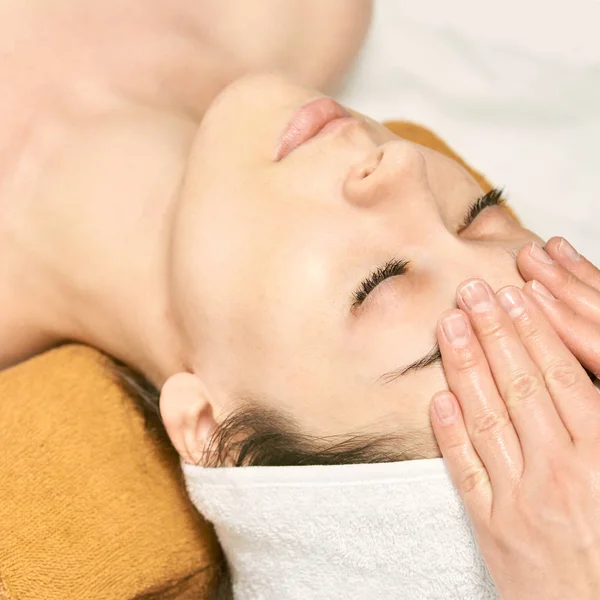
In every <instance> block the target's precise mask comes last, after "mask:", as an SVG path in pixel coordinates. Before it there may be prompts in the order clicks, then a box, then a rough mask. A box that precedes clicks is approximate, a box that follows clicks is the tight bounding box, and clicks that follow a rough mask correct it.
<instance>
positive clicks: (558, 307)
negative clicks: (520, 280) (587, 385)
mask: <svg viewBox="0 0 600 600" xmlns="http://www.w3.org/2000/svg"><path fill="white" fill-rule="evenodd" d="M523 290H524V291H525V293H526V294H527V296H529V297H530V298H532V299H533V300H535V302H536V304H537V305H538V307H539V308H540V309H541V310H542V312H543V313H544V316H545V317H546V319H547V320H548V321H549V322H550V325H552V327H553V328H554V329H555V331H556V333H557V335H558V336H559V337H560V339H561V340H562V341H563V343H564V344H565V345H566V346H567V348H568V349H569V350H570V351H571V353H572V354H574V355H575V356H576V357H577V359H578V360H579V361H580V362H581V363H582V364H583V365H584V366H585V367H586V368H587V369H588V370H589V371H590V372H591V373H593V374H594V375H595V376H596V377H598V378H600V325H596V324H595V323H590V321H589V320H587V319H585V318H584V317H582V316H581V315H579V314H577V313H576V312H575V311H574V310H573V309H572V308H571V307H570V306H568V305H567V304H565V303H564V302H563V301H562V300H559V299H557V298H555V297H554V296H553V295H552V294H551V293H550V292H549V290H548V289H547V288H545V287H544V286H543V285H542V284H541V283H539V281H530V282H528V283H527V284H526V285H525V287H524V288H523Z"/></svg>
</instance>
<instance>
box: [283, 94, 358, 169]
mask: <svg viewBox="0 0 600 600" xmlns="http://www.w3.org/2000/svg"><path fill="white" fill-rule="evenodd" d="M351 116H352V115H351V114H350V113H349V112H348V111H347V110H346V109H345V108H344V107H343V106H342V105H341V104H339V103H338V102H336V101H335V100H334V99H333V98H317V100H313V101H312V102H309V103H308V104H305V105H304V106H303V107H302V108H300V109H299V110H298V111H297V112H296V114H295V115H294V116H293V117H292V120H291V121H290V122H289V124H288V126H287V128H286V130H285V132H284V134H283V136H282V137H281V140H280V142H279V145H278V146H277V151H276V154H275V160H276V161H279V160H281V159H283V158H285V157H286V156H287V155H288V154H290V152H292V151H293V150H295V149H296V148H298V146H301V145H302V144H304V142H307V141H308V140H310V139H311V138H313V137H315V136H316V135H317V134H318V133H319V132H320V131H321V130H322V129H323V128H324V127H325V126H326V125H328V124H329V123H331V122H332V121H335V120H336V119H345V118H348V117H351Z"/></svg>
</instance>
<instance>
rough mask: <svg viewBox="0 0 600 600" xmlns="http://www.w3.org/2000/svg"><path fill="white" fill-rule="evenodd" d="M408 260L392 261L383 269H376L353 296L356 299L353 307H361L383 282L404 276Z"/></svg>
mask: <svg viewBox="0 0 600 600" xmlns="http://www.w3.org/2000/svg"><path fill="white" fill-rule="evenodd" d="M408 263H409V261H408V260H397V259H392V260H389V261H388V262H386V263H385V265H383V266H382V267H379V268H377V269H375V271H373V272H372V273H371V274H370V275H369V276H368V277H367V278H366V279H365V280H363V281H362V282H361V284H360V285H359V286H358V289H357V290H356V291H355V292H354V293H353V294H352V297H353V298H354V303H353V306H360V305H361V304H362V303H363V302H364V301H365V298H366V297H367V296H368V295H369V294H370V293H371V292H372V291H373V290H374V289H375V288H376V287H377V286H378V285H379V284H380V283H381V282H382V281H385V280H386V279H388V278H389V277H395V276H396V275H404V273H406V267H407V266H408Z"/></svg>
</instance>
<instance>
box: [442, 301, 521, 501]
mask: <svg viewBox="0 0 600 600" xmlns="http://www.w3.org/2000/svg"><path fill="white" fill-rule="evenodd" d="M438 342H439V346H440V352H441V354H442V362H443V365H444V371H445V373H446V379H447V380H448V385H449V387H450V390H451V391H452V393H453V394H454V396H455V397H456V398H457V399H458V401H459V402H460V406H461V408H462V412H463V414H464V421H465V423H466V428H467V431H468V432H469V436H470V438H471V440H472V443H473V446H474V448H475V450H476V451H477V453H478V454H479V456H480V457H481V460H482V461H483V464H484V465H485V468H486V469H487V472H488V473H489V478H490V480H491V484H492V488H493V490H494V493H498V494H506V493H507V492H508V491H509V489H512V487H513V485H514V483H515V482H516V481H517V480H518V479H519V478H520V476H521V473H522V472H523V453H522V450H521V444H520V442H519V438H518V436H517V432H516V431H515V428H514V426H513V424H512V422H511V419H510V416H509V414H508V411H507V410H506V405H505V404H504V402H503V400H502V398H501V397H500V394H499V393H498V389H497V388H496V384H495V383H494V379H493V377H492V373H491V371H490V367H489V365H488V361H487V359H486V357H485V354H484V353H483V350H482V348H481V346H480V345H479V342H478V341H477V338H476V337H475V335H474V334H473V331H472V329H471V327H470V325H469V320H468V319H467V317H466V315H465V314H464V313H463V312H462V311H459V310H452V311H448V312H446V313H444V314H443V315H442V317H441V319H440V323H439V325H438Z"/></svg>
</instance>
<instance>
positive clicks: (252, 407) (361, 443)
mask: <svg viewBox="0 0 600 600" xmlns="http://www.w3.org/2000/svg"><path fill="white" fill-rule="evenodd" d="M115 373H116V375H117V377H118V381H119V383H120V384H121V386H122V387H123V388H124V389H125V390H126V391H127V392H128V393H129V394H130V395H132V396H133V397H134V398H135V399H136V400H137V401H139V403H140V406H141V407H142V409H143V411H144V416H145V419H146V425H147V427H148V428H149V429H150V430H152V431H155V432H156V433H159V434H161V435H164V434H165V432H164V427H163V426H162V421H161V419H160V410H159V399H160V393H159V391H158V390H157V389H156V388H155V387H154V386H153V385H152V384H151V383H150V382H149V381H148V380H147V379H146V378H145V377H143V376H142V375H140V374H139V373H136V372H134V371H132V370H131V369H130V368H129V367H127V366H126V365H124V364H123V363H120V362H117V363H115ZM418 458H428V455H427V454H426V445H425V436H423V434H422V433H418V432H416V433H414V432H413V433H403V434H402V435H391V434H386V435H374V434H373V433H357V434H354V435H335V436H323V437H319V436H311V435H308V434H305V433H303V432H302V431H301V430H300V428H299V427H298V425H297V424H296V422H295V420H294V419H293V418H292V417H291V416H289V415H286V414H284V413H282V412H280V411H278V410H275V409H269V408H266V407H263V406H260V405H258V404H257V403H255V402H252V401H247V402H242V403H240V407H239V408H238V409H236V410H235V411H233V412H232V413H231V414H229V415H228V416H227V418H226V419H225V420H224V421H223V422H222V423H220V424H219V425H218V427H217V428H216V429H215V430H214V431H213V432H212V433H211V436H210V439H209V442H208V444H207V450H206V460H205V461H204V463H203V464H204V465H205V466H207V467H222V466H235V467H241V466H247V467H251V466H271V467H273V466H300V465H341V464H356V463H379V462H397V461H401V460H412V459H418ZM200 575H202V576H203V577H202V580H203V581H206V577H207V568H203V569H200V570H199V571H196V572H195V573H191V574H189V575H188V576H186V577H184V578H182V579H180V580H178V581H174V582H169V583H168V584H166V585H165V586H163V587H161V588H160V589H157V590H153V591H149V592H147V593H145V594H142V595H139V596H137V597H136V598H135V599H134V600H158V599H161V600H162V599H164V600H169V599H171V598H173V599H175V598H177V599H178V600H184V599H185V598H187V597H188V594H189V593H190V592H192V593H194V594H196V596H195V598H196V599H197V598H199V597H200V596H199V594H200V593H204V594H208V595H206V596H205V598H207V600H231V599H232V598H233V591H232V586H231V577H230V573H229V569H228V567H227V563H226V559H225V558H224V559H223V562H222V563H221V564H220V565H219V566H218V567H217V569H216V571H215V573H214V574H213V576H212V577H209V579H210V582H211V583H210V587H211V589H210V590H208V591H207V590H206V589H200V588H199V587H198V584H197V583H195V581H198V579H199V576H200ZM190 597H191V596H190Z"/></svg>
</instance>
